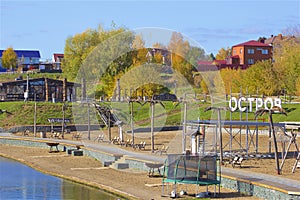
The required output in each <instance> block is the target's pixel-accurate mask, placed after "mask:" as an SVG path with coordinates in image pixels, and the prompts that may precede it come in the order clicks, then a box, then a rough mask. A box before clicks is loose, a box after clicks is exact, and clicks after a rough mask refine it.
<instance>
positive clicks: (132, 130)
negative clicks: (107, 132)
mask: <svg viewBox="0 0 300 200" xmlns="http://www.w3.org/2000/svg"><path fill="white" fill-rule="evenodd" d="M130 117H131V121H130V122H131V134H132V144H134V121H133V101H131V106H130Z"/></svg>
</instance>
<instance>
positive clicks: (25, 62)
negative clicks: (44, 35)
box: [0, 50, 41, 71]
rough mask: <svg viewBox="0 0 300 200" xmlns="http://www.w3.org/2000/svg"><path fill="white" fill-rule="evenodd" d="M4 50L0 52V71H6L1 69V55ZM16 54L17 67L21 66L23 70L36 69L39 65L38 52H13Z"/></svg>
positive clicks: (39, 56)
mask: <svg viewBox="0 0 300 200" xmlns="http://www.w3.org/2000/svg"><path fill="white" fill-rule="evenodd" d="M4 51H5V50H0V70H2V71H6V69H4V68H3V67H2V55H3V52H4ZM14 51H15V52H16V54H17V57H18V60H17V63H18V64H17V66H16V68H17V67H18V66H23V68H24V69H25V70H28V69H38V67H39V63H40V58H41V55H40V51H38V50H14Z"/></svg>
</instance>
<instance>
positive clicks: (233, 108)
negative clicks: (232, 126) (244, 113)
mask: <svg viewBox="0 0 300 200" xmlns="http://www.w3.org/2000/svg"><path fill="white" fill-rule="evenodd" d="M232 101H234V107H232ZM237 106H238V105H237V99H236V98H235V97H231V99H230V100H229V108H230V110H231V111H232V112H233V111H235V110H236V109H237Z"/></svg>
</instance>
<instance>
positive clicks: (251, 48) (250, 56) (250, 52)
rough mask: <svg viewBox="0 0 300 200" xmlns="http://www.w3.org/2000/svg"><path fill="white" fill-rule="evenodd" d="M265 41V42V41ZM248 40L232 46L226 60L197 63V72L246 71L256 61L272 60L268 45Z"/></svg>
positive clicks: (271, 50) (270, 49)
mask: <svg viewBox="0 0 300 200" xmlns="http://www.w3.org/2000/svg"><path fill="white" fill-rule="evenodd" d="M266 41H267V40H266ZM264 42H265V41H264V40H262V41H260V42H258V41H255V40H250V41H248V42H244V43H241V44H237V45H234V46H232V48H231V56H229V57H227V58H226V60H214V61H198V67H197V70H198V71H207V70H220V69H224V68H230V69H247V68H248V67H249V66H250V65H252V64H255V63H256V62H258V61H263V60H269V59H272V56H273V47H272V45H270V44H266V43H264Z"/></svg>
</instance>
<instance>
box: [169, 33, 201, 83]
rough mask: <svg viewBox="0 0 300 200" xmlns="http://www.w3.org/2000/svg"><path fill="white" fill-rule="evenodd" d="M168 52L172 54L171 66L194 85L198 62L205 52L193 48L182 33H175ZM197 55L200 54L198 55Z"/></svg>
mask: <svg viewBox="0 0 300 200" xmlns="http://www.w3.org/2000/svg"><path fill="white" fill-rule="evenodd" d="M168 50H169V51H170V52H171V55H170V56H171V64H172V67H173V69H175V70H176V71H178V72H179V73H181V74H182V75H183V76H184V77H185V78H186V79H187V80H188V81H189V82H190V83H191V84H193V82H194V80H193V71H196V70H195V67H196V61H197V59H198V58H200V57H202V56H203V54H204V51H202V50H201V49H200V48H197V47H191V46H190V44H189V42H188V41H186V40H184V39H183V36H182V35H181V34H180V33H177V32H173V34H172V36H171V39H170V42H169V44H168ZM197 53H200V54H199V55H197Z"/></svg>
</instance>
